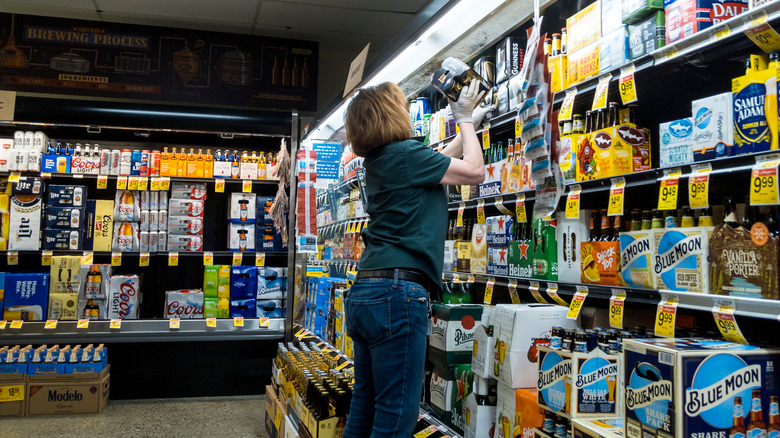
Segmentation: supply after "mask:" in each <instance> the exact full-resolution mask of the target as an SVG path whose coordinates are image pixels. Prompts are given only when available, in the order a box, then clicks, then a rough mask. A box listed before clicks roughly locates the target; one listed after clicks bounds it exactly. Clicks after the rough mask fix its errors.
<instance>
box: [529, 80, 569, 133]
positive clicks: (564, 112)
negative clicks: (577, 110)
mask: <svg viewBox="0 0 780 438" xmlns="http://www.w3.org/2000/svg"><path fill="white" fill-rule="evenodd" d="M575 97H577V89H576V88H572V89H569V90H566V97H564V98H563V103H561V109H560V110H559V111H558V120H562V121H563V120H571V116H572V112H573V111H574V98H575ZM515 137H520V135H515Z"/></svg>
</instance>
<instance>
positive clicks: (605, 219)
mask: <svg viewBox="0 0 780 438" xmlns="http://www.w3.org/2000/svg"><path fill="white" fill-rule="evenodd" d="M611 222H612V221H610V219H609V216H608V215H607V210H606V209H604V210H601V238H600V239H599V241H601V242H609V241H610V240H612V236H611V235H610V234H611V232H612V223H611Z"/></svg>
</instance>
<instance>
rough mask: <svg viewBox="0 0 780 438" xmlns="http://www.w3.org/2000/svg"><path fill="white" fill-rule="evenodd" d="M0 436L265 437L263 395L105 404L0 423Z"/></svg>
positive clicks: (266, 437)
mask: <svg viewBox="0 0 780 438" xmlns="http://www.w3.org/2000/svg"><path fill="white" fill-rule="evenodd" d="M0 431H1V432H0V436H2V437H3V438H23V437H24V438H26V437H36V438H38V437H40V438H45V437H63V436H66V437H85V438H94V437H96V436H107V437H117V438H123V437H131V438H134V437H157V436H160V437H166V438H173V437H230V438H239V437H241V438H243V437H247V438H249V437H253V438H268V434H267V432H266V431H265V396H262V395H260V396H239V397H203V398H185V399H152V400H126V401H121V400H120V401H116V400H111V401H109V403H108V406H107V407H106V409H105V410H104V411H103V412H102V413H100V414H96V415H67V416H64V415H50V416H35V417H24V418H5V419H2V420H0Z"/></svg>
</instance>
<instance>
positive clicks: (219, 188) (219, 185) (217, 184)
mask: <svg viewBox="0 0 780 438" xmlns="http://www.w3.org/2000/svg"><path fill="white" fill-rule="evenodd" d="M214 191H215V192H217V193H223V192H224V191H225V180H224V179H222V178H217V179H216V180H215V181H214Z"/></svg>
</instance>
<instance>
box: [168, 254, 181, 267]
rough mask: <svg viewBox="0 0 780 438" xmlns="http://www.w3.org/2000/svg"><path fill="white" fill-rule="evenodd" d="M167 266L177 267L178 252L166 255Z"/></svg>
mask: <svg viewBox="0 0 780 438" xmlns="http://www.w3.org/2000/svg"><path fill="white" fill-rule="evenodd" d="M168 266H179V253H178V252H169V253H168Z"/></svg>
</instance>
